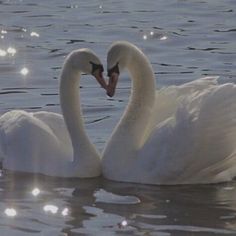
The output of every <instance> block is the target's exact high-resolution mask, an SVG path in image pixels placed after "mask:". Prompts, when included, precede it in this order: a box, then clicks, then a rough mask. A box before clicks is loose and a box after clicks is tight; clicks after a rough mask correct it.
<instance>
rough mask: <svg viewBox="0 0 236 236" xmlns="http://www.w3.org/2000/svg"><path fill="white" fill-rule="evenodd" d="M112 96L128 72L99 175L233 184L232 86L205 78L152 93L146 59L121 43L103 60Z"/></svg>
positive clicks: (235, 114)
mask: <svg viewBox="0 0 236 236" xmlns="http://www.w3.org/2000/svg"><path fill="white" fill-rule="evenodd" d="M107 68H108V76H109V83H108V86H107V95H109V96H113V95H114V93H115V88H116V85H117V81H118V78H119V74H120V72H121V71H122V70H123V69H125V68H127V69H128V72H129V74H130V76H131V80H132V89H131V98H130V100H129V103H128V105H127V108H126V110H125V112H124V114H123V116H122V118H121V119H120V121H119V122H118V125H117V126H116V128H115V129H114V131H113V133H112V134H111V137H110V139H109V140H108V142H107V144H106V146H105V150H104V151H103V154H102V156H103V157H102V172H103V175H104V176H105V177H106V178H108V179H110V180H115V181H122V182H134V183H142V184H156V185H176V184H206V183H219V182H225V181H230V180H232V179H233V177H235V175H236V102H235V101H236V86H235V85H234V84H232V83H227V84H223V85H220V84H218V82H217V79H218V78H217V77H204V78H201V79H197V80H195V81H192V82H189V83H186V84H183V85H180V86H169V87H167V88H162V89H159V90H156V84H155V78H154V73H153V70H152V67H151V65H150V62H149V60H148V59H147V57H146V56H145V55H144V53H143V52H142V51H141V50H140V49H138V48H137V47H136V46H135V45H133V44H131V43H129V42H124V41H118V42H115V43H113V44H112V46H111V47H110V49H109V51H108V55H107Z"/></svg>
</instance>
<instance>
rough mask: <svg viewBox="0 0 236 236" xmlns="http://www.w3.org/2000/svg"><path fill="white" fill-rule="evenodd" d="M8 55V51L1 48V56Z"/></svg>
mask: <svg viewBox="0 0 236 236" xmlns="http://www.w3.org/2000/svg"><path fill="white" fill-rule="evenodd" d="M6 55H7V52H6V51H5V50H3V49H0V57H5V56H6Z"/></svg>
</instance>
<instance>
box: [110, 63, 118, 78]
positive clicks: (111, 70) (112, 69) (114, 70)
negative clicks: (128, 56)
mask: <svg viewBox="0 0 236 236" xmlns="http://www.w3.org/2000/svg"><path fill="white" fill-rule="evenodd" d="M113 73H116V74H118V75H119V74H120V70H119V62H117V63H116V64H115V66H113V67H112V68H111V69H109V70H108V71H107V76H108V77H111V75H112V74H113Z"/></svg>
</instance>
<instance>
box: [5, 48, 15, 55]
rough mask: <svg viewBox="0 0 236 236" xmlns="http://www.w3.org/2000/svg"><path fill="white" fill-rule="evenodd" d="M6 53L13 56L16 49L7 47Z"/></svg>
mask: <svg viewBox="0 0 236 236" xmlns="http://www.w3.org/2000/svg"><path fill="white" fill-rule="evenodd" d="M7 53H8V54H10V55H11V56H14V55H15V54H16V49H15V48H13V47H9V48H8V49H7Z"/></svg>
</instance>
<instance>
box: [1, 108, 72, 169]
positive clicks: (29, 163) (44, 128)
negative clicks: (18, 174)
mask: <svg viewBox="0 0 236 236" xmlns="http://www.w3.org/2000/svg"><path fill="white" fill-rule="evenodd" d="M59 127H60V129H59ZM0 139H1V142H0V145H1V147H0V150H1V151H0V154H1V157H2V159H3V166H4V168H6V169H9V170H15V171H24V172H34V173H44V169H45V170H46V169H47V171H48V169H50V167H52V172H53V166H51V165H56V163H57V162H58V160H60V159H64V160H65V159H68V161H69V160H72V158H73V151H72V146H71V144H70V146H69V147H71V148H68V143H70V139H69V136H68V132H67V130H66V128H65V126H64V125H63V118H62V116H60V115H57V114H55V113H51V112H36V113H28V112H25V111H22V110H13V111H10V112H7V113H5V114H4V115H2V116H1V117H0ZM42 147H43V148H42ZM39 157H40V158H39ZM47 171H46V172H47Z"/></svg>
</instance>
